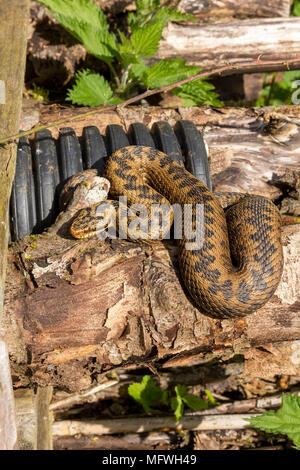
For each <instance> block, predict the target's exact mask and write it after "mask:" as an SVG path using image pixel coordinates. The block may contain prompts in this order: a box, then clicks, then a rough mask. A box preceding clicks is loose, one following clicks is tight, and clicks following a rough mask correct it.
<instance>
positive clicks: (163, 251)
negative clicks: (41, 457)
mask: <svg viewBox="0 0 300 470" xmlns="http://www.w3.org/2000/svg"><path fill="white" fill-rule="evenodd" d="M45 112H46V110H45V109H44V111H43V110H42V112H41V115H42V116H43V117H44V118H45V116H46V114H45ZM47 112H48V116H49V109H48V111H47ZM56 112H57V111H56ZM64 112H65V113H69V112H70V111H62V113H64ZM276 112H277V114H276V116H277V117H280V118H281V121H279V124H280V125H282V126H292V128H290V132H286V133H284V136H283V135H282V134H280V132H279V130H280V129H281V127H280V126H279V124H278V123H277V127H276V126H275V130H276V132H275V133H274V129H273V131H272V133H271V134H269V133H264V132H262V128H265V127H266V126H267V125H268V124H269V118H270V116H273V119H274V116H275V114H274V110H273V109H271V108H270V109H264V110H258V109H257V110H250V109H247V110H245V109H243V110H241V109H230V108H229V109H222V110H221V112H219V111H216V110H211V109H209V108H205V107H203V108H201V109H199V108H194V109H180V110H179V112H176V111H175V110H162V109H156V108H129V109H128V110H122V112H121V111H119V113H106V114H105V115H103V114H100V115H99V116H97V117H95V116H94V117H93V118H90V119H88V120H87V119H85V120H83V121H76V123H75V122H74V128H75V130H76V131H77V133H78V135H80V133H81V129H82V126H85V125H98V127H99V128H100V130H101V132H103V131H104V129H105V127H106V125H107V124H108V123H118V124H123V125H124V126H125V127H126V128H128V126H129V125H130V123H131V122H137V121H138V122H145V123H146V124H148V126H149V127H151V123H152V122H154V121H158V120H160V119H168V121H169V122H170V124H171V125H174V124H175V122H176V120H177V119H180V118H185V119H192V120H193V121H194V122H195V123H196V125H199V128H201V126H202V125H203V124H204V123H205V122H206V123H207V122H209V125H208V126H207V128H206V131H205V135H206V140H207V143H208V147H209V154H210V162H211V169H212V174H213V179H214V182H215V189H217V190H220V189H226V184H227V185H230V184H231V187H230V189H234V190H243V191H245V190H248V191H250V192H256V193H258V194H259V193H265V194H266V195H268V196H271V197H273V199H274V198H277V197H278V194H281V189H280V187H277V186H276V185H275V180H276V181H277V182H278V181H280V175H281V176H282V177H284V178H287V176H288V175H289V176H291V174H293V175H294V176H295V178H296V175H297V172H299V154H298V153H299V146H298V145H297V138H298V126H297V124H296V122H297V117H298V115H299V109H298V108H297V107H290V108H281V109H279V110H277V111H276ZM278 126H279V127H278ZM285 129H286V128H285ZM55 132H56V131H55V130H54V132H53V134H54V136H55V135H56V134H55ZM274 135H276V139H275V140H274ZM280 139H281V140H282V139H283V140H284V141H285V144H283V143H282V142H281V141H280ZM271 162H272V163H271ZM219 175H222V178H221V177H220V176H219ZM247 175H248V179H247ZM274 175H277V176H276V178H277V179H276V178H275V180H274ZM218 178H220V179H218ZM226 178H229V179H228V180H226ZM273 180H274V181H273ZM226 181H227V183H226ZM272 181H273V186H272ZM270 183H271V184H270ZM276 184H277V183H276ZM264 188H269V189H268V191H267V189H265V191H264V190H263V189H264ZM270 188H271V189H270ZM283 244H284V256H285V268H284V274H283V277H282V282H281V284H280V286H279V287H278V289H277V292H276V294H275V295H274V296H273V297H272V299H271V300H270V301H269V302H268V303H267V304H266V305H265V306H264V307H263V308H262V309H260V310H259V311H258V312H256V313H254V314H252V315H250V316H248V317H245V318H243V319H237V320H223V321H220V320H214V319H212V318H209V317H207V316H205V315H203V314H202V313H201V312H199V311H198V310H197V309H196V308H194V307H193V305H192V304H191V303H190V301H189V298H188V297H187V296H186V293H185V290H184V289H183V287H182V285H181V282H180V277H179V274H178V269H177V259H176V245H175V244H174V243H173V242H171V241H169V242H165V243H156V244H154V245H153V246H149V245H145V244H137V243H132V242H127V241H126V240H118V239H116V240H111V241H107V242H101V241H100V240H90V241H76V240H72V239H70V237H69V236H68V224H66V225H65V226H64V227H63V230H62V231H61V232H60V234H59V235H57V234H56V233H55V231H54V232H52V233H51V234H50V233H48V234H47V233H44V234H41V235H39V236H38V237H37V238H36V239H32V238H30V237H29V238H26V239H23V240H21V241H19V242H18V243H16V244H14V245H13V246H11V248H10V251H9V258H8V271H7V282H6V293H5V315H4V323H3V330H4V331H3V334H4V335H5V337H6V341H7V344H8V347H9V351H10V355H11V360H12V362H11V363H12V367H13V369H14V375H15V376H16V377H17V379H15V380H17V383H18V385H24V384H26V383H28V381H29V378H28V376H29V374H28V371H29V370H30V374H31V378H30V381H31V382H33V383H37V384H39V385H41V386H46V385H55V386H57V387H60V388H64V389H67V390H71V391H78V390H83V389H86V388H88V387H89V386H90V385H91V383H92V381H93V380H95V378H96V377H97V374H98V373H101V372H105V371H107V370H110V369H111V368H115V367H119V366H122V367H130V365H142V364H145V363H147V364H149V365H150V366H151V364H153V365H154V366H165V367H169V366H172V365H179V364H180V365H182V364H188V363H189V361H192V362H193V361H195V360H196V361H203V362H205V361H208V360H211V359H212V358H221V359H223V360H224V359H225V360H226V359H228V358H230V357H232V356H233V355H235V354H239V353H240V354H243V355H244V357H245V358H246V359H247V363H246V364H245V366H244V372H243V373H244V374H246V375H247V376H249V377H251V376H259V375H260V374H262V376H264V377H268V376H274V374H280V373H285V374H288V375H296V374H297V373H298V370H299V361H300V359H299V349H300V346H299V345H300V343H299V341H300V323H299V310H300V296H299V289H297V285H299V277H300V262H299V259H300V257H299V253H300V232H299V228H298V226H297V225H291V226H285V227H283Z"/></svg>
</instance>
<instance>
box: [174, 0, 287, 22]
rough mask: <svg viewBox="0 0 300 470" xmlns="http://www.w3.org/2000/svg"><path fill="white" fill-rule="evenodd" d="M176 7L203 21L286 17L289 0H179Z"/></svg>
mask: <svg viewBox="0 0 300 470" xmlns="http://www.w3.org/2000/svg"><path fill="white" fill-rule="evenodd" d="M178 9H180V10H182V11H184V12H186V13H190V14H191V15H194V16H197V17H198V18H199V19H201V20H203V21H211V20H212V19H214V20H216V19H218V18H219V19H222V20H224V18H226V17H234V18H251V17H256V18H259V17H266V18H273V17H280V16H281V17H288V16H289V14H290V2H289V0H267V1H265V2H263V3H262V2H260V1H259V0H250V1H249V2H241V1H240V0H221V1H220V0H206V1H205V2H204V1H203V0H181V1H180V2H179V4H178Z"/></svg>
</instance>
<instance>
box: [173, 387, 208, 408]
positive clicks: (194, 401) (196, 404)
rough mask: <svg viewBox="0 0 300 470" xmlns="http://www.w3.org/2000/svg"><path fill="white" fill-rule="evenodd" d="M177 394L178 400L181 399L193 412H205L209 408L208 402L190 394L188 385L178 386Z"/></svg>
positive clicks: (176, 388)
mask: <svg viewBox="0 0 300 470" xmlns="http://www.w3.org/2000/svg"><path fill="white" fill-rule="evenodd" d="M175 392H176V396H177V398H180V399H181V400H182V401H183V402H184V403H185V404H186V405H187V406H188V407H189V408H191V409H192V410H195V411H196V410H204V409H206V408H208V402H207V401H206V400H203V399H202V398H200V397H197V396H196V395H193V394H191V393H188V388H187V387H186V385H176V387H175Z"/></svg>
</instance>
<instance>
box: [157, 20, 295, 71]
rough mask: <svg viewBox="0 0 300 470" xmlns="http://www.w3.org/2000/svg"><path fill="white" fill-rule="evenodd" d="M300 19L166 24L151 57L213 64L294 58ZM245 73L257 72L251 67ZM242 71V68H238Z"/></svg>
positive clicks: (278, 68) (276, 66) (268, 68)
mask: <svg viewBox="0 0 300 470" xmlns="http://www.w3.org/2000/svg"><path fill="white" fill-rule="evenodd" d="M299 26H300V19H299V18H296V17H290V18H284V19H283V18H280V19H279V18H268V19H264V18H263V19H255V20H241V21H238V20H236V21H232V22H230V23H222V24H221V23H219V24H213V25H197V24H194V25H180V24H175V23H169V24H168V25H167V26H166V28H165V29H164V32H163V38H162V40H161V41H160V45H159V49H158V52H157V54H156V56H155V59H149V63H152V62H153V61H154V60H161V59H174V58H176V57H181V58H182V59H185V60H187V61H188V63H189V64H194V65H200V66H202V67H207V68H211V67H215V66H216V65H217V64H221V63H224V62H226V61H229V62H230V63H233V64H235V63H242V62H247V61H250V60H256V59H258V58H259V57H261V58H263V59H264V60H282V61H283V63H284V62H285V61H287V60H288V59H298V63H297V64H296V65H295V68H299V61H300V57H299V50H300V47H299V46H300V36H299ZM283 69H284V68H283V67H282V65H278V64H276V65H274V66H269V67H266V69H265V70H264V71H270V70H283ZM247 71H248V73H250V72H251V73H255V72H261V71H262V70H258V68H256V67H253V68H252V69H251V70H249V69H248V70H247ZM238 72H239V73H243V70H240V69H239V71H238Z"/></svg>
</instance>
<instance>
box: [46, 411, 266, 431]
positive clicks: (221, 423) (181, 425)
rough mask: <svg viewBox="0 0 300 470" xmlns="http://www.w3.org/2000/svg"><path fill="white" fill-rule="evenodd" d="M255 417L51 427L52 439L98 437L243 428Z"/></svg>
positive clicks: (167, 418)
mask: <svg viewBox="0 0 300 470" xmlns="http://www.w3.org/2000/svg"><path fill="white" fill-rule="evenodd" d="M254 416H257V414H231V415H229V414H228V415H212V416H183V417H182V418H181V420H180V421H178V422H177V423H176V421H175V419H174V417H173V416H155V417H143V418H140V417H136V416H135V417H131V418H130V417H129V418H115V419H102V420H95V421H77V420H62V421H56V422H54V423H53V426H52V433H53V436H74V435H76V434H86V435H95V434H98V435H102V434H127V433H140V432H151V431H158V430H165V431H167V430H168V431H171V430H176V431H181V430H187V431H213V430H216V429H218V430H220V429H244V428H247V427H249V426H250V425H249V422H247V421H245V419H247V418H251V417H254Z"/></svg>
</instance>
